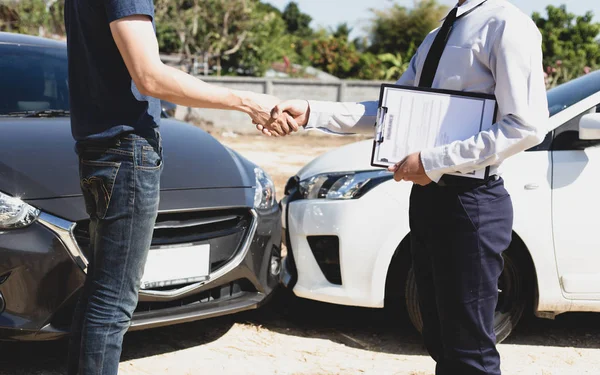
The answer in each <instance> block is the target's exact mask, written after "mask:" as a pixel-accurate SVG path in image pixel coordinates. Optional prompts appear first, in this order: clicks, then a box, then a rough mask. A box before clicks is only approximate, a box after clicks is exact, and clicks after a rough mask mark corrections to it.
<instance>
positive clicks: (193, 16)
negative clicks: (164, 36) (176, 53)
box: [155, 0, 258, 74]
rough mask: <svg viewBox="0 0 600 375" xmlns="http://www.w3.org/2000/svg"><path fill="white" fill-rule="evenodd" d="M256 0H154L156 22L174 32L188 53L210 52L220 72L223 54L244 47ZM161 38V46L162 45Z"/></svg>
mask: <svg viewBox="0 0 600 375" xmlns="http://www.w3.org/2000/svg"><path fill="white" fill-rule="evenodd" d="M257 4H258V0H155V6H156V19H157V22H163V23H164V25H163V26H161V28H162V31H165V30H166V31H168V32H169V33H170V35H174V34H177V35H178V36H179V42H178V43H173V44H174V45H178V46H179V47H180V50H181V52H183V53H184V54H185V55H186V56H188V57H190V58H191V57H198V56H199V55H202V56H209V57H210V58H211V59H212V60H213V61H214V62H215V66H216V67H217V71H218V72H219V74H220V72H221V61H222V59H223V58H227V57H228V56H230V55H232V54H235V53H236V52H238V51H239V50H240V49H241V48H243V47H244V44H245V42H246V41H247V38H248V35H249V31H250V30H252V28H253V27H254V26H256V19H255V18H253V17H252V15H253V11H254V10H255V8H256V6H257ZM165 46H166V44H165V40H163V47H165Z"/></svg>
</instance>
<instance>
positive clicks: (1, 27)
mask: <svg viewBox="0 0 600 375" xmlns="http://www.w3.org/2000/svg"><path fill="white" fill-rule="evenodd" d="M64 5H65V1H64V0H27V1H6V2H5V4H2V5H0V31H10V32H18V33H23V34H31V35H38V36H46V37H48V36H53V35H58V36H63V35H65V26H64V20H63V13H64Z"/></svg>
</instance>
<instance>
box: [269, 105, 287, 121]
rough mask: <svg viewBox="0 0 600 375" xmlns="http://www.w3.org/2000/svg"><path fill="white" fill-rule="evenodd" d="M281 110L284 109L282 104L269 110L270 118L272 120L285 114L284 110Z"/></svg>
mask: <svg viewBox="0 0 600 375" xmlns="http://www.w3.org/2000/svg"><path fill="white" fill-rule="evenodd" d="M283 108H285V107H284V103H279V104H277V105H276V106H275V107H273V109H272V110H271V118H272V119H277V118H279V116H281V114H282V113H283V112H285V110H284V109H283Z"/></svg>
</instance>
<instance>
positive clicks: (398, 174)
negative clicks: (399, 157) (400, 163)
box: [394, 170, 404, 182]
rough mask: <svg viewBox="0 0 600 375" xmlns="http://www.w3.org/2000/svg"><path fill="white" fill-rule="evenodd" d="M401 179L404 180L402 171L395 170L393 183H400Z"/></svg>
mask: <svg viewBox="0 0 600 375" xmlns="http://www.w3.org/2000/svg"><path fill="white" fill-rule="evenodd" d="M403 179H404V174H403V173H402V171H400V170H397V171H396V172H395V173H394V181H397V182H400V181H402V180H403Z"/></svg>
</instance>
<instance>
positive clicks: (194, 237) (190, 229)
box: [74, 209, 252, 287]
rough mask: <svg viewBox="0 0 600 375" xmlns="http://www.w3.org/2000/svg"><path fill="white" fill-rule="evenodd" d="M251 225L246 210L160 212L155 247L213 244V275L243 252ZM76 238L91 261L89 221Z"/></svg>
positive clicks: (79, 227)
mask: <svg viewBox="0 0 600 375" xmlns="http://www.w3.org/2000/svg"><path fill="white" fill-rule="evenodd" d="M251 224H252V214H251V212H250V211H249V210H247V209H231V210H220V211H194V212H176V213H159V215H158V218H157V219H156V224H155V227H154V233H153V236H152V247H159V246H165V245H178V244H192V243H193V244H210V272H211V273H213V272H215V271H217V270H219V269H220V268H221V267H223V266H224V265H226V264H227V263H228V262H229V261H230V260H231V259H232V258H233V257H235V255H236V254H237V253H238V252H239V251H240V250H241V248H242V245H243V243H244V240H245V239H246V236H247V234H248V230H249V228H250V227H251ZM74 235H75V239H76V240H77V243H78V245H79V247H80V248H81V250H82V251H83V253H84V255H85V256H86V257H87V258H88V259H90V250H89V245H90V234H89V221H88V220H85V221H80V222H78V223H77V225H76V226H75V230H74ZM179 287H181V286H179Z"/></svg>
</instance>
